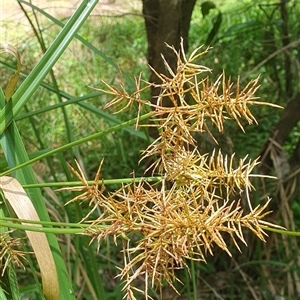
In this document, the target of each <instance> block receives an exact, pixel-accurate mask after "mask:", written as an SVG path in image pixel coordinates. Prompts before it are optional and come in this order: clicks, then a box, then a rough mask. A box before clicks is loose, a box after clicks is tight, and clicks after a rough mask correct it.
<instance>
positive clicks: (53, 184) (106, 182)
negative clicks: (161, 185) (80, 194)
mask: <svg viewBox="0 0 300 300" xmlns="http://www.w3.org/2000/svg"><path fill="white" fill-rule="evenodd" d="M162 179H163V177H162V176H157V177H136V178H119V179H105V180H103V181H102V179H100V180H99V181H98V182H99V183H102V182H103V184H104V185H111V184H122V183H133V182H140V181H145V182H157V181H161V180H162ZM87 183H88V184H89V185H92V184H94V183H95V181H94V180H88V181H87ZM82 185H83V183H82V181H71V182H69V181H68V182H65V181H61V182H43V183H33V184H23V188H24V189H29V188H45V187H72V186H82Z"/></svg>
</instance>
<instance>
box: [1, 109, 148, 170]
mask: <svg viewBox="0 0 300 300" xmlns="http://www.w3.org/2000/svg"><path fill="white" fill-rule="evenodd" d="M152 115H153V112H149V113H147V114H144V115H142V116H140V117H138V118H134V119H131V120H129V121H127V122H123V123H122V124H118V125H116V126H113V127H110V128H108V129H106V130H103V131H100V132H97V133H95V134H92V135H89V136H87V137H84V138H81V139H79V140H77V141H74V142H71V143H68V144H65V145H63V146H61V147H58V148H56V149H53V150H50V151H49V152H47V153H44V154H42V155H40V156H38V157H35V158H32V159H30V160H28V161H26V162H24V163H22V164H19V165H18V166H15V167H13V168H11V169H9V170H6V171H5V172H2V173H0V176H4V175H7V174H10V173H11V172H14V171H16V170H19V169H21V168H23V167H25V166H28V165H30V164H32V163H34V162H36V161H38V160H41V159H43V158H46V157H48V156H51V155H53V154H56V153H58V152H61V151H64V150H67V149H69V148H72V147H74V146H77V145H80V144H83V143H85V142H88V141H91V140H93V139H96V138H99V137H101V136H103V135H107V134H109V133H111V132H114V131H118V130H121V129H122V128H124V127H127V126H131V125H133V124H135V123H136V122H137V121H143V120H146V119H149V118H150V117H151V116H152Z"/></svg>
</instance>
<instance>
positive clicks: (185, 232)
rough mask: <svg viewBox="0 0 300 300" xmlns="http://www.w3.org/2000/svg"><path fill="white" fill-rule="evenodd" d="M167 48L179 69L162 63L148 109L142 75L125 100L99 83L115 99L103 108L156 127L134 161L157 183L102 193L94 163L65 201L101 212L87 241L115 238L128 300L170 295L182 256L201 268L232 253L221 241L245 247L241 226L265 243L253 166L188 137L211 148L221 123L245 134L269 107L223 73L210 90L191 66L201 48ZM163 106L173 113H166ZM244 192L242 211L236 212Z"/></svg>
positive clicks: (200, 69) (254, 84) (252, 88)
mask: <svg viewBox="0 0 300 300" xmlns="http://www.w3.org/2000/svg"><path fill="white" fill-rule="evenodd" d="M168 47H170V46H168ZM170 48H172V49H173V51H174V53H175V54H176V57H177V69H176V70H175V71H173V70H172V69H171V68H170V66H169V64H168V63H167V61H166V60H165V59H164V58H163V61H164V64H165V66H166V69H167V70H168V71H169V74H170V76H166V75H163V74H156V75H157V76H158V78H159V79H160V81H161V82H160V83H155V84H153V85H154V86H155V87H156V88H160V91H161V92H160V95H159V96H158V98H157V99H156V101H155V103H153V102H151V101H148V100H143V99H142V98H141V92H142V91H143V90H144V89H147V88H149V87H150V86H151V84H150V83H147V82H145V83H144V86H143V87H141V86H142V80H141V77H139V78H137V79H136V91H135V92H134V93H133V94H129V93H127V91H126V89H125V84H124V83H123V81H122V83H121V88H117V87H114V86H111V85H108V84H105V85H106V88H108V94H111V95H112V96H113V100H111V101H110V102H109V103H108V104H107V105H106V107H107V108H108V107H110V108H113V109H114V110H115V111H123V110H125V109H130V108H131V107H132V106H134V105H137V106H138V113H139V114H141V113H142V112H143V109H144V107H145V106H149V107H150V108H151V109H152V118H153V122H152V123H151V126H156V127H157V130H158V132H159V136H158V138H157V139H156V140H155V141H154V142H153V143H152V144H151V145H149V147H148V148H147V149H145V150H144V151H143V153H142V158H141V159H145V158H147V157H151V158H152V161H153V163H152V165H151V166H150V168H151V170H152V172H155V173H158V174H160V175H161V180H160V182H158V183H155V184H150V183H148V182H147V181H146V180H144V181H143V180H141V181H135V180H133V183H131V184H128V185H124V186H122V187H121V188H120V189H119V190H117V191H115V192H112V193H107V194H106V195H105V196H104V193H103V191H104V186H103V183H102V185H101V189H100V190H99V187H98V182H99V180H100V169H101V165H100V167H99V170H98V172H97V175H96V178H95V180H94V184H92V185H88V184H87V180H86V178H85V177H84V175H83V172H77V171H75V170H73V172H74V173H75V174H76V175H77V177H79V178H80V180H81V181H82V182H83V186H82V187H80V188H79V190H81V191H82V192H83V193H82V194H81V195H80V196H78V197H76V198H74V199H72V200H71V201H70V202H72V201H76V200H80V201H85V200H86V201H89V203H90V205H94V207H93V209H92V211H94V210H95V209H96V208H97V207H98V208H99V211H100V215H99V216H98V218H96V220H90V224H91V225H90V227H89V228H88V230H87V234H89V235H91V236H92V238H93V239H95V240H97V241H98V243H99V244H100V241H101V240H102V239H103V238H105V237H107V236H113V237H114V239H115V242H116V243H117V241H118V239H120V240H122V245H123V254H124V267H123V268H122V269H121V270H120V277H121V278H122V279H123V280H124V282H125V285H124V291H125V296H126V298H127V299H135V292H136V291H137V292H141V293H143V294H144V295H145V299H147V298H150V296H149V295H148V288H149V287H151V288H152V287H158V288H160V289H161V288H162V284H163V281H166V282H167V283H168V284H169V285H170V286H172V287H173V288H174V289H175V286H174V282H175V281H176V280H179V279H178V278H177V277H176V272H175V271H176V269H179V268H183V267H188V266H187V263H186V261H187V260H189V259H190V260H199V261H203V262H205V260H206V256H207V255H208V254H213V250H214V247H216V246H217V247H219V248H221V249H223V250H224V251H226V252H227V253H228V254H229V255H231V254H230V250H229V249H228V246H227V243H226V241H227V240H228V239H226V238H225V236H226V235H227V236H228V237H229V238H230V239H231V240H232V241H233V243H234V244H235V246H236V247H237V248H238V249H240V248H239V247H240V246H239V243H240V242H242V243H244V244H246V241H245V239H244V236H243V229H244V228H248V229H250V230H251V231H252V232H253V233H254V234H255V235H256V236H257V237H258V238H259V239H261V240H262V241H265V233H264V231H263V229H262V227H263V225H268V226H275V225H273V224H269V223H267V222H265V221H264V220H263V218H264V217H265V216H266V214H268V212H265V210H266V208H267V205H268V203H269V201H270V200H268V201H267V203H266V204H264V205H263V206H258V207H256V208H252V206H251V201H250V197H249V191H250V190H251V189H253V186H252V184H251V182H250V178H251V177H252V176H255V175H252V174H251V172H252V171H253V168H254V167H255V166H256V165H257V164H258V160H257V159H255V160H253V161H251V160H248V161H247V157H245V158H244V159H240V160H239V161H237V162H236V160H235V157H234V155H232V156H227V155H223V154H222V152H221V151H220V150H219V151H214V152H213V153H212V154H210V155H209V154H201V153H200V152H199V150H198V149H197V144H196V140H195V139H194V137H193V132H200V133H202V132H206V133H208V134H209V135H210V136H211V137H212V138H213V139H214V140H215V141H216V138H215V137H214V135H213V133H212V131H211V130H210V128H211V126H214V127H216V128H217V130H218V131H219V132H223V130H224V122H225V121H226V120H230V119H231V120H234V121H235V122H237V124H238V126H239V127H240V128H241V129H242V130H243V126H242V122H241V119H245V120H246V121H247V122H248V123H249V124H251V123H257V121H256V119H255V118H254V116H253V115H252V113H251V111H250V110H249V105H252V104H258V105H270V104H268V103H263V102H259V101H258V100H257V98H256V97H255V96H254V93H255V92H256V90H257V89H258V79H255V80H252V81H250V82H249V83H248V84H247V85H246V87H245V88H243V89H241V88H240V83H239V80H238V82H237V83H236V84H235V85H234V84H233V83H232V82H231V81H230V80H226V79H225V74H222V75H221V76H220V77H219V78H218V79H217V81H216V82H214V83H211V82H210V80H209V77H208V76H206V75H205V76H203V75H204V74H209V73H210V72H211V70H210V69H208V68H206V67H204V66H201V65H198V64H197V63H196V60H197V58H199V57H200V56H201V55H203V54H205V53H206V52H207V51H208V49H207V50H205V51H204V52H200V53H199V49H196V50H195V51H194V52H193V53H192V54H191V55H190V56H189V57H188V58H187V57H186V55H185V53H184V49H183V43H181V51H176V50H175V49H174V48H173V47H170ZM153 72H156V71H155V70H153ZM234 86H235V91H232V90H233V87H234ZM165 99H168V101H170V102H171V103H172V106H164V101H165ZM273 106H274V105H273ZM137 120H139V118H138V119H137ZM137 125H138V124H137ZM216 142H217V141H216ZM79 171H80V169H79ZM65 189H66V188H65ZM67 189H69V190H72V188H67ZM73 190H74V189H73ZM243 192H245V193H246V195H247V199H248V203H249V209H248V210H249V211H250V212H249V213H244V210H243V208H242V207H241V203H240V198H241V193H243ZM89 216H90V214H89V215H88V216H87V217H86V218H88V217H89ZM86 218H85V219H86ZM104 225H105V226H104ZM138 276H144V279H145V280H144V282H145V286H144V288H143V289H139V288H138V287H136V286H134V280H135V279H136V278H137V277H138ZM175 290H176V289H175Z"/></svg>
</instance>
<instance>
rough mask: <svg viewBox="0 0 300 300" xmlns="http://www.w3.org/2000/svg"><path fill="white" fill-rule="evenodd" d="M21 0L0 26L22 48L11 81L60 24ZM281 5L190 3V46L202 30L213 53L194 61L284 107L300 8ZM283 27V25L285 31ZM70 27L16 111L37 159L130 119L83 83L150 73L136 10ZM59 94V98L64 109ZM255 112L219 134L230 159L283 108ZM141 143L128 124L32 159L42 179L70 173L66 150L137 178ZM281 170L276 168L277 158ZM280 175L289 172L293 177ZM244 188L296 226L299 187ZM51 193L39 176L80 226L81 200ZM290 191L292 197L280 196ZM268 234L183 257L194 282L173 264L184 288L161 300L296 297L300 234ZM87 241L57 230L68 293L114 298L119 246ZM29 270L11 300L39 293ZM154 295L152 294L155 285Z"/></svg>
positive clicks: (294, 69)
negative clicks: (252, 85) (194, 258)
mask: <svg viewBox="0 0 300 300" xmlns="http://www.w3.org/2000/svg"><path fill="white" fill-rule="evenodd" d="M16 2H18V1H16ZM19 2H20V4H22V7H23V9H25V11H26V13H25V12H23V15H22V17H20V15H19V16H18V17H16V18H14V19H9V20H4V21H3V22H2V26H3V27H4V28H5V30H6V31H5V36H4V37H5V38H6V39H7V40H8V41H9V43H10V44H12V45H13V46H14V47H16V48H17V49H18V51H19V52H20V54H21V59H22V69H21V80H20V82H19V85H20V84H21V82H22V81H23V80H24V79H25V78H26V76H27V75H28V74H29V73H30V71H31V70H32V69H33V67H34V66H35V64H36V63H37V62H38V61H40V59H41V57H42V55H43V53H44V52H45V50H46V49H47V48H48V47H49V46H50V44H51V43H52V41H53V40H54V39H55V37H56V36H57V35H58V33H59V32H60V30H61V26H60V24H61V23H60V22H62V23H65V22H66V20H67V18H68V17H69V16H68V15H62V16H57V15H56V16H55V18H54V17H51V16H49V15H47V13H46V12H47V10H46V9H44V8H43V7H40V8H38V7H35V6H34V4H35V2H34V1H32V4H30V2H26V1H19ZM48 2H49V3H50V1H48ZM211 3H212V2H211ZM280 3H281V4H282V3H284V5H285V8H286V10H287V11H286V14H287V16H288V21H287V20H286V19H284V18H285V16H284V15H283V14H282V10H281V9H280V5H279V4H278V3H277V2H276V3H275V2H273V1H269V0H267V1H265V2H264V3H262V2H261V1H245V0H244V1H238V2H237V1H229V0H228V1H215V2H214V4H215V5H211V7H212V9H210V10H209V12H208V14H207V15H205V17H204V16H203V6H201V4H203V1H202V2H201V1H197V2H196V6H195V8H194V11H193V15H192V20H191V27H190V33H189V49H190V50H193V49H195V48H196V47H198V46H199V45H203V44H204V45H205V44H206V43H207V41H208V38H209V42H210V43H209V44H210V45H211V46H212V49H211V50H210V51H209V53H208V54H207V55H205V56H201V58H200V59H201V62H200V63H201V64H202V65H205V66H207V67H209V68H212V69H213V73H212V77H214V76H218V74H220V73H222V71H223V70H225V71H226V74H227V75H230V76H231V77H232V79H233V81H236V80H237V77H238V75H239V74H241V82H242V85H243V83H246V82H248V81H249V80H250V79H253V78H255V77H257V76H258V75H260V76H261V77H260V78H261V79H260V83H261V88H260V89H259V91H258V94H257V96H259V97H260V98H261V99H262V100H263V101H267V102H271V103H274V104H278V105H281V106H283V107H286V106H287V103H288V102H289V101H291V100H292V99H293V98H294V97H295V95H296V94H297V93H299V91H300V83H299V82H300V52H299V45H300V40H299V36H300V25H299V21H298V18H299V15H300V4H299V3H298V1H296V0H294V1H292V0H290V1H282V2H280ZM112 5H113V4H112ZM201 8H202V10H201ZM20 9H21V8H20ZM70 13H71V12H70ZM220 14H221V16H222V22H221V23H220V26H219V27H218V26H216V22H217V20H218V17H219V16H220ZM28 20H31V22H32V24H31V27H29V28H30V29H27V31H26V33H25V32H24V30H23V29H22V30H20V31H19V30H16V28H21V27H22V26H24V24H25V22H28ZM284 24H286V25H287V28H285V27H284ZM284 30H287V33H288V36H286V32H285V31H284ZM78 35H79V36H80V37H81V38H80V39H78V38H77V39H74V40H73V41H72V43H71V44H70V45H69V46H68V48H67V49H66V50H65V51H64V53H63V54H62V56H61V58H60V59H59V61H58V62H57V63H56V64H55V66H54V67H53V69H52V70H53V72H52V73H49V75H47V77H46V78H45V79H44V80H43V82H42V83H41V84H40V86H39V88H38V89H37V90H36V92H35V93H34V95H33V96H32V97H31V99H30V101H28V102H27V103H26V105H25V106H24V108H23V109H22V111H21V113H20V114H19V115H18V116H17V117H16V118H15V122H16V124H17V127H18V128H19V130H20V134H21V138H22V140H23V142H24V144H25V148H26V150H27V152H28V154H29V158H34V157H38V156H39V155H41V154H42V153H47V152H48V151H49V150H50V149H55V148H58V147H60V146H62V145H65V144H67V143H70V142H73V141H76V140H79V139H81V138H82V137H85V136H89V135H92V134H94V133H97V132H99V131H101V130H103V129H105V128H109V127H111V126H113V125H116V124H119V123H120V122H123V121H126V120H128V119H130V118H131V117H135V115H136V111H132V116H130V115H128V112H126V113H123V114H122V113H121V114H119V115H118V116H117V117H116V116H115V115H112V114H110V113H108V112H107V111H103V110H102V107H103V106H104V105H105V104H106V103H107V102H108V101H109V100H110V97H109V96H107V95H105V94H102V93H101V92H96V91H95V90H93V89H92V88H93V87H96V88H97V87H102V88H103V84H102V82H101V80H104V81H106V82H108V83H110V84H118V83H120V72H121V73H122V74H123V77H124V81H125V83H126V88H127V90H128V91H134V88H135V85H134V81H133V79H132V78H133V77H134V76H137V75H138V74H139V73H140V72H142V74H143V78H145V79H147V78H148V77H149V76H150V72H149V70H148V67H147V58H146V52H147V38H146V33H145V28H144V19H143V16H142V14H141V12H140V11H128V12H126V14H122V16H116V15H114V14H113V15H110V16H102V15H101V11H100V14H95V15H91V16H90V17H89V18H88V19H87V21H86V22H85V23H83V25H82V27H81V28H80V30H79V31H78ZM287 38H288V40H287ZM287 62H289V66H287ZM0 66H1V87H2V89H5V86H6V84H7V79H8V78H9V76H11V74H13V72H14V70H15V68H16V65H15V59H14V58H11V57H10V56H9V55H6V54H1V58H0ZM120 70H121V71H120ZM214 79H216V78H214ZM143 96H144V98H149V97H150V94H149V92H145V94H144V95H143ZM66 101H68V105H64V104H66ZM253 114H254V115H255V117H256V119H257V120H258V122H259V126H258V127H256V126H253V125H252V126H248V125H247V124H245V131H246V134H243V133H242V132H241V130H240V129H239V128H238V127H237V126H236V125H235V124H233V123H232V124H231V123H228V124H226V128H225V134H223V135H219V136H218V138H217V140H218V141H219V146H220V148H222V149H225V150H226V152H227V153H228V154H229V155H231V154H232V153H236V156H237V157H244V156H245V155H247V154H250V156H251V157H252V158H256V157H257V156H258V155H259V154H261V153H262V150H263V148H264V145H266V143H267V141H268V138H269V137H272V131H273V130H274V127H275V126H276V124H277V123H278V121H279V120H280V116H281V114H282V111H280V110H274V109H273V108H270V107H263V108H262V107H261V106H259V107H253ZM243 125H244V124H243ZM299 137H300V123H299V122H298V124H297V125H296V126H294V127H293V130H292V131H291V133H290V134H289V136H288V139H287V141H285V142H284V143H283V145H282V146H283V147H281V148H280V153H281V154H280V155H281V156H280V157H281V159H279V162H280V163H283V164H284V162H286V161H288V158H289V157H291V156H293V154H294V153H295V151H299V148H298V144H299ZM150 140H151V137H149V136H148V134H147V132H146V131H143V130H141V131H138V132H135V131H134V130H132V129H130V128H129V127H127V128H124V129H122V130H120V131H114V132H112V133H110V134H107V135H105V136H103V137H99V138H97V139H93V140H89V141H87V142H86V143H83V144H80V145H78V146H76V147H73V148H69V149H67V150H65V151H61V152H58V153H56V154H55V155H52V156H49V157H47V158H45V159H43V160H39V161H37V162H35V163H34V164H33V165H32V166H33V169H34V172H35V174H36V176H37V178H38V181H39V182H40V183H42V185H43V183H48V182H61V181H65V182H67V181H72V180H77V179H76V178H74V175H72V174H71V172H70V170H69V168H68V166H67V163H70V164H72V165H73V166H74V158H76V159H77V161H78V162H79V164H80V166H81V168H82V170H83V172H84V174H86V176H87V178H94V176H95V173H96V171H97V169H98V166H99V163H100V161H101V160H102V158H104V163H103V166H102V171H101V177H103V178H105V179H115V178H126V177H130V174H131V172H132V171H133V170H134V172H135V176H142V175H143V174H144V170H145V166H144V165H143V164H138V161H139V158H140V150H142V149H145V148H146V146H147V145H148V144H149V141H150ZM198 142H199V147H200V149H201V151H202V152H207V151H212V149H213V148H215V144H214V143H213V142H212V140H211V138H210V137H209V136H201V137H199V141H198ZM277 150H278V149H277ZM276 153H277V152H276ZM1 155H2V156H1V158H0V162H1V172H4V171H5V170H8V169H9V168H11V166H8V165H7V163H6V159H5V157H4V151H3V150H2V152H1ZM299 157H300V155H299ZM273 158H274V156H273ZM277 161H278V160H277ZM295 167H296V168H295V169H294V170H293V172H295V173H296V174H298V173H299V165H295ZM279 169H280V170H282V169H284V166H281V167H279ZM279 169H278V168H277V169H276V168H273V169H272V171H270V174H272V175H275V176H278V170H279ZM257 172H259V171H258V170H257ZM268 172H269V170H268ZM284 174H287V173H284ZM286 177H287V178H288V179H289V180H293V178H292V177H291V176H287V175H286ZM254 184H255V185H256V192H255V193H253V202H254V203H255V204H259V203H260V201H261V200H262V199H265V198H266V196H267V195H269V196H271V197H272V198H274V204H273V205H272V210H273V211H274V213H273V214H272V215H271V216H270V220H271V221H272V222H274V223H276V224H279V225H282V226H285V227H287V228H288V229H290V230H295V231H297V230H298V231H299V227H300V221H299V220H300V194H299V189H298V184H297V181H296V185H295V184H294V186H293V188H292V189H293V190H292V191H291V187H289V189H290V190H289V191H287V190H286V187H287V182H286V181H284V180H283V179H282V178H280V180H278V181H276V182H274V181H272V182H271V181H267V182H263V183H262V182H260V181H259V180H257V181H256V182H254ZM115 187H117V185H112V186H111V188H112V189H113V188H115ZM54 189H55V187H54V188H52V189H50V188H49V187H46V185H45V184H44V188H43V190H42V194H43V199H44V201H45V203H46V206H47V209H48V212H49V214H50V218H51V219H52V220H55V221H60V222H70V223H75V222H78V221H79V220H80V219H81V218H82V217H83V216H84V215H85V214H86V213H87V211H88V207H85V206H82V207H80V206H79V205H78V206H75V208H74V206H64V204H65V203H66V202H68V201H69V200H70V199H71V198H73V197H74V195H73V194H71V193H69V192H63V193H57V192H53V190H54ZM29 191H30V189H29ZM289 192H291V193H289ZM289 194H292V195H293V197H292V198H289V197H288V195H289ZM269 235H270V237H269V238H268V240H267V243H266V244H264V243H262V242H261V241H258V240H256V239H252V236H251V235H249V236H246V240H247V241H248V247H247V248H246V247H244V248H242V254H241V253H239V252H238V251H237V250H234V249H232V253H233V257H234V258H231V257H229V256H228V255H227V254H226V253H223V252H222V251H220V252H216V253H215V255H214V256H209V257H208V258H207V264H203V263H201V264H200V263H199V264H198V263H193V264H191V265H190V268H191V273H192V279H190V277H189V276H188V274H187V273H185V271H183V270H179V271H178V274H179V277H180V278H181V280H182V281H183V283H184V285H180V284H178V286H177V285H176V287H177V288H178V290H179V291H180V293H181V296H178V295H175V294H173V291H171V290H170V289H169V288H168V287H166V288H165V289H164V291H163V293H164V297H163V299H175V298H177V299H297V298H299V297H300V279H299V276H300V264H299V251H298V249H299V238H298V239H297V238H296V237H286V236H281V235H278V234H273V233H270V234H269ZM89 242H90V239H89V238H87V237H83V236H76V235H75V236H73V235H72V236H65V235H64V236H62V237H61V238H60V245H61V251H62V256H63V258H64V261H65V263H66V266H67V269H68V273H69V275H70V277H71V282H72V285H73V287H74V290H75V294H76V297H77V299H121V298H122V293H121V285H120V283H119V279H118V278H117V279H115V276H116V275H117V274H118V271H117V270H116V268H115V266H120V262H121V258H122V257H121V255H120V253H119V252H120V245H117V246H116V245H115V244H114V243H113V241H111V240H109V239H107V242H106V243H103V245H101V248H100V251H99V252H97V251H96V245H95V244H91V246H89ZM235 251H236V252H235ZM32 260H33V258H31V261H32ZM34 263H35V262H34V261H33V264H34ZM28 270H29V269H28V268H27V269H26V270H25V271H22V270H21V271H18V282H19V283H20V286H21V298H22V299H29V298H30V299H40V298H39V297H40V296H39V295H40V291H39V289H38V288H37V287H36V286H37V284H36V282H35V281H34V277H32V278H31V276H29V275H28V274H29V273H30V272H33V271H28ZM100 296H102V297H105V298H100ZM153 296H154V297H156V294H155V291H153Z"/></svg>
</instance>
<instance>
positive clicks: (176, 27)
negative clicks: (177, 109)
mask: <svg viewBox="0 0 300 300" xmlns="http://www.w3.org/2000/svg"><path fill="white" fill-rule="evenodd" d="M142 1H143V15H144V19H145V26H146V33H147V40H148V63H149V65H150V66H151V67H153V68H154V69H155V70H156V71H157V72H158V73H161V74H165V75H169V74H168V72H167V70H166V68H165V66H164V64H163V61H162V58H161V54H162V55H163V56H164V57H165V59H166V60H167V62H168V63H169V65H170V66H171V68H172V69H173V70H174V69H175V68H176V57H175V55H174V52H173V51H172V50H171V49H169V48H168V47H166V44H165V43H167V44H169V45H170V46H174V47H175V49H176V50H179V48H180V38H181V37H182V38H183V41H184V48H185V50H187V47H188V32H189V28H190V22H191V17H192V12H193V9H194V6H195V2H196V0H142ZM150 82H152V83H159V78H158V77H157V76H156V75H155V74H154V73H153V72H151V75H150ZM159 92H160V90H159V89H157V88H154V87H153V88H152V90H151V97H152V101H153V102H155V101H156V97H157V96H158V94H159ZM164 105H166V106H168V105H170V102H168V101H167V100H166V101H164Z"/></svg>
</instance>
